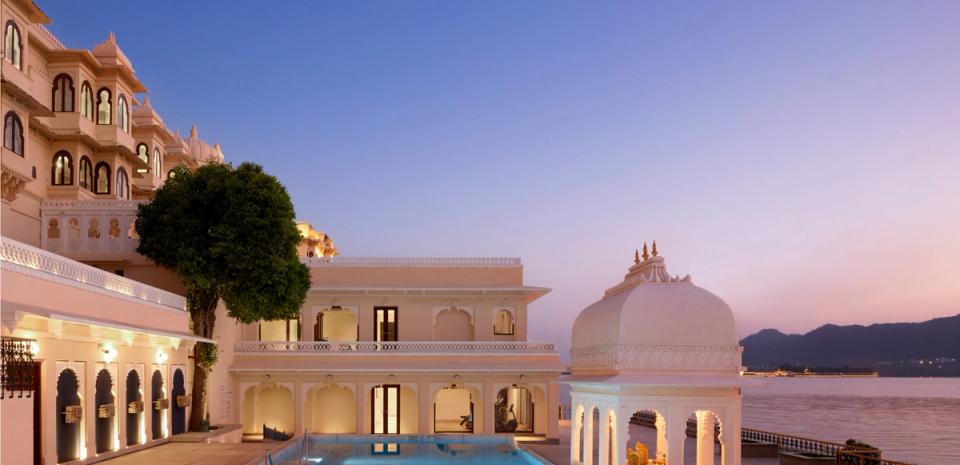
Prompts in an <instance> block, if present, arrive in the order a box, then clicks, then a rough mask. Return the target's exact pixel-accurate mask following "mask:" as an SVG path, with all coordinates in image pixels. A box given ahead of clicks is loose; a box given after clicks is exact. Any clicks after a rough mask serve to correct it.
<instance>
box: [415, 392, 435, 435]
mask: <svg viewBox="0 0 960 465" xmlns="http://www.w3.org/2000/svg"><path fill="white" fill-rule="evenodd" d="M430 391H431V389H430V383H429V382H428V381H420V383H419V384H418V385H417V395H418V397H419V399H420V400H419V402H420V408H419V410H418V412H419V415H420V425H419V429H420V434H433V422H432V421H430V417H431V413H432V412H433V399H431V395H430Z"/></svg>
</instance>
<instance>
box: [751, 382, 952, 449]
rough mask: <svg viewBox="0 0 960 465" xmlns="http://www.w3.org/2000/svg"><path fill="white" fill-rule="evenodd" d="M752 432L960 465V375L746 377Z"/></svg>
mask: <svg viewBox="0 0 960 465" xmlns="http://www.w3.org/2000/svg"><path fill="white" fill-rule="evenodd" d="M744 380H745V386H744V390H743V392H744V397H743V425H744V426H745V427H747V428H756V429H762V430H769V431H775V432H779V433H788V434H794V435H797V436H804V437H809V438H814V439H822V440H827V441H835V442H844V441H846V440H847V439H849V438H856V439H859V440H860V441H863V442H866V443H868V444H871V445H873V446H875V447H878V448H880V449H881V450H883V456H884V457H885V458H889V459H895V460H903V461H907V462H913V463H918V464H922V465H956V464H960V379H958V378H763V379H758V378H745V379H744Z"/></svg>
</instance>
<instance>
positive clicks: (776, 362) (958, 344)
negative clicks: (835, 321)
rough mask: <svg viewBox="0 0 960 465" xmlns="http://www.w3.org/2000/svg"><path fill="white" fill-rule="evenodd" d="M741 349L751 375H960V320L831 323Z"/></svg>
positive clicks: (770, 334) (758, 338)
mask: <svg viewBox="0 0 960 465" xmlns="http://www.w3.org/2000/svg"><path fill="white" fill-rule="evenodd" d="M740 344H741V345H743V363H744V365H746V366H748V367H750V369H751V370H770V369H775V368H777V367H780V366H782V365H791V366H795V367H810V368H817V367H833V368H837V367H844V366H846V367H855V368H873V369H876V370H877V371H879V372H880V374H881V375H885V376H960V360H958V359H960V315H956V316H951V317H945V318H935V319H933V320H929V321H924V322H922V323H884V324H874V325H870V326H861V325H851V326H837V325H831V324H828V325H824V326H821V327H819V328H817V329H815V330H813V331H810V332H809V333H806V334H802V335H800V334H784V333H781V332H780V331H777V330H775V329H764V330H762V331H760V332H758V333H756V334H753V335H750V336H747V337H745V338H744V339H743V340H741V341H740Z"/></svg>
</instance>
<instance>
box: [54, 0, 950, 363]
mask: <svg viewBox="0 0 960 465" xmlns="http://www.w3.org/2000/svg"><path fill="white" fill-rule="evenodd" d="M39 5H40V7H41V8H43V9H44V10H45V11H46V12H47V13H48V15H49V16H50V17H51V18H53V20H54V24H52V25H51V26H50V28H51V29H52V30H53V31H54V33H55V34H56V35H57V36H58V37H60V38H61V39H62V40H63V42H65V43H66V44H67V45H68V46H69V47H77V48H79V47H87V48H89V47H92V46H94V45H95V44H97V43H99V42H101V41H103V40H104V39H105V38H106V36H107V32H108V31H113V32H114V33H116V35H117V40H118V43H119V44H120V46H121V48H122V49H123V50H124V52H125V53H126V54H127V56H128V57H130V59H131V60H132V61H133V66H134V68H135V70H136V73H137V75H138V77H139V78H140V79H141V80H142V81H143V82H144V83H145V84H146V86H147V88H148V89H149V95H150V97H151V104H152V105H153V106H154V108H156V109H157V110H158V111H159V112H160V114H161V115H162V116H163V118H164V120H165V122H166V123H167V125H168V126H169V127H171V128H174V129H176V128H179V129H180V130H181V133H182V134H186V133H187V132H188V130H189V128H190V126H191V125H192V124H196V125H197V126H198V128H199V133H200V136H201V138H203V139H205V140H207V141H208V142H210V143H213V142H216V141H219V142H221V144H222V145H223V150H224V152H225V154H226V157H227V159H228V160H229V161H231V162H233V163H240V162H243V161H253V162H256V163H259V164H261V165H263V166H264V167H265V168H266V169H267V171H269V172H270V173H272V174H274V175H276V176H277V177H278V178H279V179H280V180H281V182H283V183H284V184H285V185H286V186H287V188H288V190H289V192H290V194H291V196H292V198H293V201H294V205H295V208H296V211H297V215H298V217H299V218H300V219H302V220H307V221H310V222H312V223H313V224H314V226H315V227H317V228H318V229H321V230H323V231H325V232H327V233H328V234H330V235H331V236H332V237H333V238H334V241H335V243H336V245H337V246H338V247H339V248H340V250H341V251H342V252H343V254H344V255H352V256H358V255H361V256H371V255H388V256H449V255H452V256H519V257H522V258H523V260H524V265H525V269H524V272H525V280H526V282H527V284H529V285H535V286H546V287H550V288H553V291H552V292H551V293H550V294H548V295H547V296H546V297H544V298H542V299H540V300H538V301H536V302H535V303H534V304H532V305H531V307H530V312H531V313H530V318H531V327H530V335H529V337H530V339H531V340H538V341H543V340H546V341H555V342H558V343H559V344H560V348H561V353H565V351H566V349H567V347H569V345H568V344H569V332H570V327H571V325H572V322H573V319H574V318H575V317H576V314H577V313H578V312H579V311H580V310H581V309H582V308H584V307H585V306H587V305H589V304H590V303H592V302H593V301H595V300H597V299H599V298H600V297H601V296H602V294H603V291H604V289H606V288H608V287H611V286H613V285H615V284H616V283H618V282H619V281H620V280H621V279H622V277H623V274H624V273H626V270H627V268H628V267H629V266H630V265H631V263H632V258H633V251H634V249H635V248H638V247H640V246H642V244H643V242H644V241H648V242H649V241H652V240H657V244H658V246H659V249H660V252H661V255H663V256H664V257H665V258H666V259H667V266H668V269H669V270H670V272H671V273H673V274H679V275H681V276H682V275H685V274H687V273H689V274H691V275H692V276H693V280H694V283H695V284H697V285H700V286H702V287H704V288H706V289H708V290H710V291H712V292H714V293H716V294H717V295H719V296H721V297H722V298H723V299H724V300H726V301H727V302H728V303H729V304H730V306H731V307H732V309H733V311H734V315H735V317H736V320H737V332H738V334H739V335H740V336H746V335H748V334H751V333H753V332H755V331H757V330H759V329H762V328H770V327H773V328H778V329H780V330H782V331H785V332H801V333H802V332H806V331H809V330H811V329H814V328H816V327H818V326H820V325H822V324H825V323H836V324H870V323H874V322H892V321H922V320H926V319H929V318H932V317H937V316H949V315H954V314H958V313H960V284H958V283H960V281H958V276H960V273H958V271H960V270H958V268H960V265H958V263H960V2H955V1H911V2H907V1H867V2H858V1H845V2H834V1H804V2H766V1H757V2H752V1H707V2H565V1H553V0H551V1H534V0H530V1H489V2H450V1H403V2H400V1H385V0H384V1H362V2H357V1H325V2H299V1H286V2H271V4H270V5H269V6H266V5H267V4H266V3H263V2H252V1H236V2H212V1H205V2H174V1H165V2H98V1H83V2H75V1H72V0H71V1H61V0H56V1H43V0H40V1H39Z"/></svg>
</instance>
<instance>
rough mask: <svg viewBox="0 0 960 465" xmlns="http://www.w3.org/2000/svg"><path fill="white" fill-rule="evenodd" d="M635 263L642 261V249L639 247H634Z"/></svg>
mask: <svg viewBox="0 0 960 465" xmlns="http://www.w3.org/2000/svg"><path fill="white" fill-rule="evenodd" d="M633 263H636V264H639V263H640V250H639V249H633Z"/></svg>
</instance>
